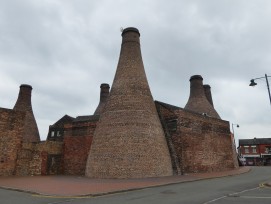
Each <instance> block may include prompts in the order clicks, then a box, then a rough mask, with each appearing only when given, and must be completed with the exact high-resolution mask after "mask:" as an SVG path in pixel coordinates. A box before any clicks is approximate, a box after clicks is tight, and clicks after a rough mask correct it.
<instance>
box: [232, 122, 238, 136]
mask: <svg viewBox="0 0 271 204" xmlns="http://www.w3.org/2000/svg"><path fill="white" fill-rule="evenodd" d="M234 125H235V126H236V127H238V128H239V127H240V126H239V125H238V124H233V123H232V124H231V127H232V134H233V137H234V128H233V126H234Z"/></svg>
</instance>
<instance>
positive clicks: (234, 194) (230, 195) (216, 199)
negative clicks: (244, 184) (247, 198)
mask: <svg viewBox="0 0 271 204" xmlns="http://www.w3.org/2000/svg"><path fill="white" fill-rule="evenodd" d="M258 188H260V187H256V188H251V189H247V190H243V191H239V192H235V193H231V194H229V195H225V196H221V197H219V198H215V199H213V200H210V201H207V202H205V203H203V204H208V203H213V202H215V201H218V200H221V199H223V198H226V197H234V196H236V195H238V194H241V193H245V192H247V191H253V190H256V189H258Z"/></svg>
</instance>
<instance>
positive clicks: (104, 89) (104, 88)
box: [94, 84, 110, 115]
mask: <svg viewBox="0 0 271 204" xmlns="http://www.w3.org/2000/svg"><path fill="white" fill-rule="evenodd" d="M100 88H101V91H100V102H99V105H98V107H97V108H96V110H95V112H94V115H101V113H102V112H103V111H104V107H105V103H106V100H107V98H108V95H109V89H110V86H109V84H101V86H100Z"/></svg>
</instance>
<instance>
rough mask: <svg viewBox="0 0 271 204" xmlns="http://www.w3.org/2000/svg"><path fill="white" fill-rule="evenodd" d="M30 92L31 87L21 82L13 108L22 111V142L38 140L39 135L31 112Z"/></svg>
mask: <svg viewBox="0 0 271 204" xmlns="http://www.w3.org/2000/svg"><path fill="white" fill-rule="evenodd" d="M31 92H32V87H31V86H30V85H27V84H22V85H21V86H20V92H19V96H18V99H17V101H16V104H15V106H14V108H13V110H16V111H24V112H25V113H26V115H25V124H24V133H23V142H39V141H40V135H39V130H38V126H37V123H36V120H35V117H34V114H33V110H32V104H31Z"/></svg>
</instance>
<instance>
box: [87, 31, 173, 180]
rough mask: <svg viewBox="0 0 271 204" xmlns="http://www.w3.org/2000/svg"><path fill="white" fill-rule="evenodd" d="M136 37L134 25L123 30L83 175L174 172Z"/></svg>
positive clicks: (112, 176)
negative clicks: (106, 98) (115, 65)
mask: <svg viewBox="0 0 271 204" xmlns="http://www.w3.org/2000/svg"><path fill="white" fill-rule="evenodd" d="M139 37H140V33H139V31H138V30H137V29H136V28H126V29H124V30H123V32H122V45H121V51H120V57H119V62H118V66H117V71H116V74H115V78H114V81H113V85H112V87H111V91H110V95H109V98H108V101H107V103H106V106H105V110H104V112H103V113H102V114H101V116H100V121H99V123H98V124H97V127H96V130H95V133H94V137H93V143H92V145H91V150H90V153H89V156H88V161H87V166H86V176H88V177H92V178H143V177H159V176H170V175H172V174H173V172H172V165H171V160H170V155H169V150H168V146H167V143H166V139H165V136H164V132H163V129H162V126H161V123H160V120H159V118H158V114H157V112H156V108H155V104H154V101H153V98H152V95H151V92H150V88H149V85H148V81H147V77H146V74H145V70H144V66H143V61H142V56H141V49H140V40H139Z"/></svg>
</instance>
